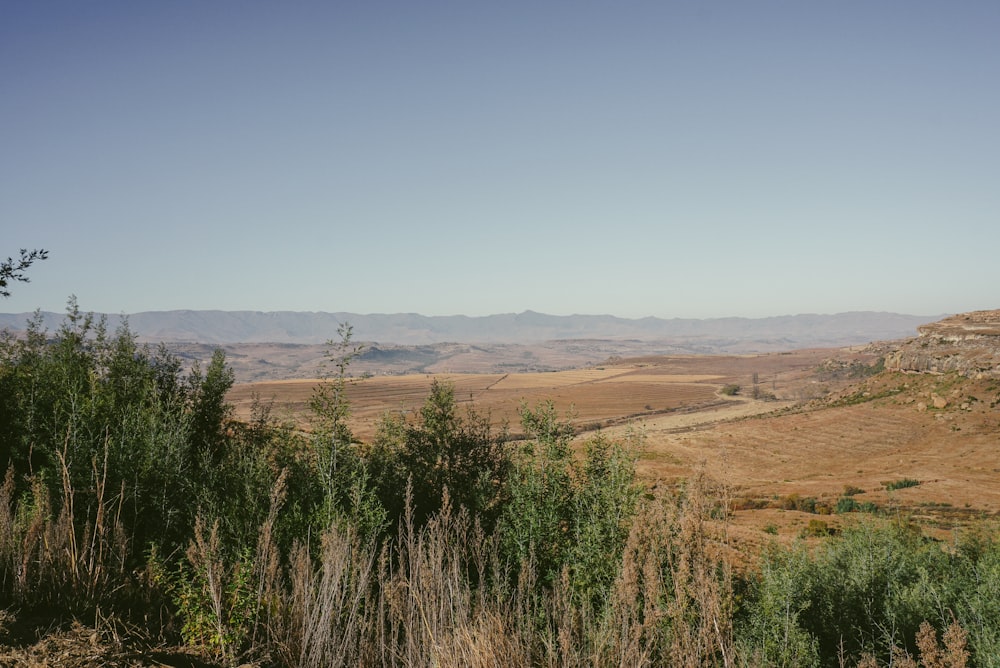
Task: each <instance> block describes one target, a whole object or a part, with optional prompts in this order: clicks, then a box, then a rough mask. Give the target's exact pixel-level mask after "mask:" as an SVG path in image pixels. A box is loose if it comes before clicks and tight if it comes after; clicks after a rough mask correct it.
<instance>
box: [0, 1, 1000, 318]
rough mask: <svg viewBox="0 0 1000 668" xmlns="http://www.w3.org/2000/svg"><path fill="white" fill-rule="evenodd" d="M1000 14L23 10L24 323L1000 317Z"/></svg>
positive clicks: (18, 96)
mask: <svg viewBox="0 0 1000 668" xmlns="http://www.w3.org/2000/svg"><path fill="white" fill-rule="evenodd" d="M998 36H1000V2H996V1H995V0H988V1H983V2H975V1H963V2H943V1H935V2H921V1H919V0H908V1H906V2H880V1H878V0H864V1H852V0H846V1H842V0H838V1H837V2H800V1H797V0H796V1H792V0H788V1H785V2H770V1H757V0H740V1H738V2H737V1H734V2H710V1H701V0H698V1H695V0H690V1H667V0H660V1H656V2H600V3H598V2H586V1H572V2H544V1H533V2H518V1H510V0H505V1H504V2H476V1H468V0H462V1H455V2H435V1H433V0H430V1H428V2H409V1H407V2H378V1H377V0H374V1H372V2H334V1H326V2H251V1H240V2H231V1H226V0H216V1H211V2H203V1H200V0H199V1H183V0H181V1H170V2H132V1H129V2H91V1H85V0H84V1H81V0H73V1H66V2H46V1H45V0H32V1H31V2H4V3H2V4H0V240H2V243H0V254H2V255H3V256H4V257H6V256H8V255H13V254H16V252H17V249H19V248H21V247H27V248H46V249H48V250H49V251H50V254H51V255H50V258H49V259H48V260H47V261H45V262H43V263H40V264H38V265H37V266H35V267H32V269H31V271H30V275H31V283H28V284H16V285H14V286H13V290H14V295H13V296H12V297H11V298H9V299H7V300H3V301H0V311H3V312H20V311H31V310H34V309H35V308H42V309H44V310H55V311H61V310H62V309H63V307H64V305H65V302H66V299H67V297H68V296H69V295H70V294H75V295H76V296H77V297H78V299H79V303H80V307H81V308H82V309H84V310H89V311H102V312H110V313H135V312H139V311H146V310H164V309H181V308H190V309H227V310H237V309H249V310H261V311H273V310H298V311H352V312H359V313H394V312H417V313H422V314H425V315H448V314H466V315H485V314H491V313H506V312H519V311H522V310H526V309H532V310H536V311H542V312H546V313H552V314H570V313H587V314H598V313H610V314H614V315H619V316H623V317H643V316H659V317H668V318H669V317H721V316H731V315H737V316H749V317H759V316H770V315H783V314H795V313H809V312H812V313H836V312H841V311H852V310H879V311H895V312H901V313H913V314H936V313H951V312H959V311H965V310H972V309H981V308H997V307H1000V257H998V256H1000V37H998Z"/></svg>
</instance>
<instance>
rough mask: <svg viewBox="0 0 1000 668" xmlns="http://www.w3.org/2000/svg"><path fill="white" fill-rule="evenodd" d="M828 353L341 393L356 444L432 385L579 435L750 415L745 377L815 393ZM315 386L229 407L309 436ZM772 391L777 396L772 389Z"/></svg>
mask: <svg viewBox="0 0 1000 668" xmlns="http://www.w3.org/2000/svg"><path fill="white" fill-rule="evenodd" d="M834 354H839V355H841V356H843V355H852V356H857V355H856V354H853V353H849V352H845V351H840V350H828V349H816V350H806V351H798V352H796V353H794V354H768V355H747V356H733V355H724V356H677V357H640V358H631V359H628V360H623V361H619V362H616V363H612V364H605V365H600V366H590V367H587V368H582V369H575V370H569V371H555V372H543V373H509V374H504V373H492V374H484V373H440V374H412V375H403V376H395V375H389V376H371V377H367V378H358V379H351V380H350V382H349V384H348V387H347V393H348V398H349V400H350V402H351V412H352V417H351V427H352V429H353V431H354V433H355V435H356V436H357V437H358V438H360V439H361V440H362V441H365V440H368V439H370V438H371V436H372V435H373V434H374V432H375V428H376V425H377V423H378V420H379V418H381V416H382V415H384V414H385V413H386V412H387V411H388V412H392V411H397V412H398V411H402V412H404V413H406V412H409V411H413V410H415V409H418V408H419V407H420V406H421V405H422V404H423V401H424V399H425V398H426V397H427V394H428V392H429V391H430V386H431V382H432V381H433V380H434V379H438V380H443V381H447V382H450V383H452V384H453V385H454V387H455V398H456V400H457V402H458V403H459V404H460V405H465V406H474V407H475V409H476V410H477V411H479V412H483V413H485V412H488V413H489V414H490V415H491V416H492V418H493V419H494V421H495V422H496V423H498V424H500V423H503V422H505V421H506V422H507V423H508V424H509V426H510V428H511V431H512V432H513V433H517V430H518V426H519V425H518V408H519V406H520V405H521V404H522V403H527V404H528V405H534V404H536V403H538V402H541V401H552V402H553V403H554V404H555V407H556V409H557V410H558V411H559V413H560V414H561V415H566V416H570V419H571V421H572V422H573V424H574V425H575V426H576V427H577V429H578V430H580V431H590V430H593V429H597V428H607V427H610V426H613V425H617V424H622V423H626V422H634V421H637V420H645V419H649V418H651V417H653V416H663V415H675V416H676V415H692V414H698V415H702V416H707V418H698V419H699V420H700V419H710V420H716V419H719V418H720V416H721V415H726V416H728V415H730V414H733V413H734V412H735V414H756V413H759V412H766V411H771V410H774V408H775V407H776V406H777V404H775V403H774V402H770V401H752V400H751V399H750V398H749V396H750V394H751V392H752V389H751V388H752V383H753V374H754V373H757V375H758V378H759V380H760V389H761V392H762V394H763V393H769V394H773V395H775V397H774V398H775V399H784V400H788V399H789V398H790V397H796V398H798V397H801V396H803V395H804V393H808V392H816V391H818V389H817V388H816V387H812V386H814V385H815V383H814V382H812V381H813V380H814V379H813V378H812V377H811V374H812V372H813V370H814V369H815V368H816V367H817V366H819V365H820V364H821V363H822V362H823V361H824V360H826V359H828V358H830V357H831V356H833V355H834ZM320 382H321V381H320V380H319V379H315V378H313V379H302V380H279V381H265V382H257V383H245V384H239V385H236V386H234V388H233V389H232V391H231V392H230V394H229V396H228V399H229V401H230V402H231V403H232V404H233V405H234V407H235V410H236V416H237V417H239V418H243V419H245V418H247V417H249V415H250V407H251V405H252V402H253V397H254V396H255V395H256V396H258V397H259V398H260V400H261V401H263V402H265V403H266V402H272V404H273V413H274V414H275V415H276V416H278V417H280V418H283V419H288V420H291V421H293V422H295V423H296V424H298V425H300V426H302V427H303V428H308V420H309V409H308V402H309V398H310V396H311V395H312V393H313V390H314V389H315V387H316V386H317V384H318V383H320ZM726 385H740V386H741V388H742V389H741V391H740V393H739V394H738V395H737V396H732V397H729V396H724V395H722V394H721V393H720V390H721V389H722V388H723V387H724V386H726ZM779 386H780V389H779Z"/></svg>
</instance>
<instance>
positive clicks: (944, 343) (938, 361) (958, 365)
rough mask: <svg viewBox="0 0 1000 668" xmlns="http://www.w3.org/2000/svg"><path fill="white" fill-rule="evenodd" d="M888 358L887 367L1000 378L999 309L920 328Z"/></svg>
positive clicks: (888, 353)
mask: <svg viewBox="0 0 1000 668" xmlns="http://www.w3.org/2000/svg"><path fill="white" fill-rule="evenodd" d="M917 332H918V333H919V334H918V336H917V337H915V338H912V339H907V340H906V341H903V342H902V343H900V344H899V345H898V346H896V347H895V349H894V350H891V351H889V352H887V354H886V356H885V368H886V369H891V370H895V371H908V372H918V373H949V372H956V373H958V374H960V375H962V376H965V377H967V378H990V377H993V378H1000V310H994V311H972V312H971V313H960V314H958V315H954V316H951V317H948V318H945V319H944V320H940V321H938V322H933V323H930V324H927V325H921V326H919V327H917Z"/></svg>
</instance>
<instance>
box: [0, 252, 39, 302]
mask: <svg viewBox="0 0 1000 668" xmlns="http://www.w3.org/2000/svg"><path fill="white" fill-rule="evenodd" d="M48 256H49V252H48V251H47V250H44V249H42V250H39V249H35V250H32V251H29V250H28V249H26V248H22V249H21V257H20V259H18V260H15V259H14V258H12V257H8V258H7V259H6V260H4V261H3V262H0V297H10V290H9V289H8V288H7V286H8V285H10V284H11V283H13V282H16V281H17V282H21V283H27V282H28V281H29V279H28V277H27V276H26V275H25V273H24V272H25V270H26V269H27V268H28V267H30V266H31V265H32V263H34V262H35V261H36V260H44V259H46V258H48Z"/></svg>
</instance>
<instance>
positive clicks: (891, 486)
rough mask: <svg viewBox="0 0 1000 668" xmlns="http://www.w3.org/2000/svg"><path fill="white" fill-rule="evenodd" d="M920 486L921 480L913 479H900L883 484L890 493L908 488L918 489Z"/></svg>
mask: <svg viewBox="0 0 1000 668" xmlns="http://www.w3.org/2000/svg"><path fill="white" fill-rule="evenodd" d="M919 484H920V481H919V480H914V479H913V478H900V479H898V480H890V481H888V482H883V483H882V486H883V487H885V489H886V490H887V491H889V492H893V491H895V490H897V489H906V488H907V487H916V486H917V485H919Z"/></svg>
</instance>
